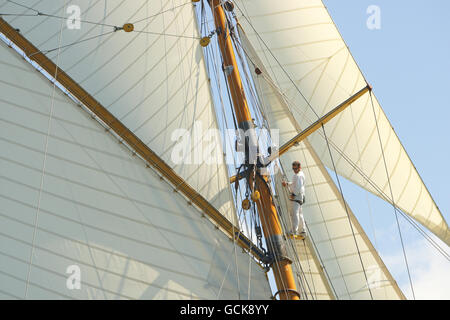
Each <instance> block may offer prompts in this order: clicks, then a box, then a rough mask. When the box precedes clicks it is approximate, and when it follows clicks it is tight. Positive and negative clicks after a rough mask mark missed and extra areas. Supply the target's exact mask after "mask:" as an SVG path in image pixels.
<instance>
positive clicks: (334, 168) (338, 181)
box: [322, 124, 373, 300]
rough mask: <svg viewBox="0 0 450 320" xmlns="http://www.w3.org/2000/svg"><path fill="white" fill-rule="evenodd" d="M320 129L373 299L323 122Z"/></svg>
mask: <svg viewBox="0 0 450 320" xmlns="http://www.w3.org/2000/svg"><path fill="white" fill-rule="evenodd" d="M322 130H323V134H324V136H325V141H326V142H327V148H328V152H329V154H330V158H331V163H332V164H333V171H334V172H335V175H336V180H337V183H338V187H339V192H340V193H341V197H342V202H343V204H344V208H345V212H346V214H347V219H348V223H349V225H350V229H351V231H352V235H353V240H354V241H355V246H356V250H357V251H358V257H359V261H360V262H361V267H362V270H363V273H364V278H365V279H366V284H367V289H368V290H369V294H370V298H371V299H372V300H373V295H372V291H371V290H370V286H369V281H368V279H367V274H366V269H365V268H364V263H363V261H362V257H361V252H360V251H359V246H358V242H357V241H356V235H355V231H354V230H353V224H352V221H351V219H350V215H349V213H348V207H347V202H346V201H345V198H344V193H343V191H342V186H341V182H340V180H339V175H338V174H337V170H336V165H335V163H334V159H333V154H332V153H331V149H330V144H329V143H328V138H327V134H326V131H325V127H324V126H323V124H322Z"/></svg>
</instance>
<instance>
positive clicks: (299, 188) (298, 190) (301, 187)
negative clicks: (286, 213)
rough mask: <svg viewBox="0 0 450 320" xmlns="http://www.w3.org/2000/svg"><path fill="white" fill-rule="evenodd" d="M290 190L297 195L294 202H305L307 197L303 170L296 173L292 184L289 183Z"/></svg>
mask: <svg viewBox="0 0 450 320" xmlns="http://www.w3.org/2000/svg"><path fill="white" fill-rule="evenodd" d="M289 189H290V191H291V193H293V194H295V198H294V200H301V201H303V196H304V195H305V175H304V173H303V171H302V170H300V171H299V172H298V173H294V176H293V177H292V182H290V183H289Z"/></svg>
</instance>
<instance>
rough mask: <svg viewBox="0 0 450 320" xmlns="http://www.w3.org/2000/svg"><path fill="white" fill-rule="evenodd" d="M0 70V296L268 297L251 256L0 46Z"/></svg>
mask: <svg viewBox="0 0 450 320" xmlns="http://www.w3.org/2000/svg"><path fill="white" fill-rule="evenodd" d="M0 76H1V77H0V82H1V85H0V283H1V286H0V292H1V294H0V296H1V297H2V298H3V299H15V298H17V299H23V298H27V299H239V298H240V299H248V298H250V299H269V298H270V297H271V291H270V287H269V283H268V281H267V279H266V275H265V272H264V270H263V269H262V268H261V267H260V266H259V265H258V264H257V263H256V262H255V261H254V260H253V258H251V257H250V256H249V255H247V254H245V253H243V251H242V250H241V248H240V247H237V245H236V246H235V245H234V244H233V242H232V241H230V239H229V238H228V237H227V236H226V235H225V234H224V233H222V232H221V231H220V230H218V229H216V227H215V226H214V225H213V224H212V223H211V222H210V221H209V220H208V219H206V218H204V217H202V213H201V212H200V211H199V210H198V209H196V207H194V206H192V205H188V200H187V199H186V198H184V197H183V196H182V195H180V194H179V193H174V192H173V186H170V185H169V184H168V183H167V182H165V181H164V180H161V179H160V178H159V176H158V174H157V173H156V172H155V171H154V170H153V169H151V168H147V167H146V164H145V162H144V161H142V160H141V159H140V158H138V157H136V156H133V154H132V150H130V149H128V148H127V147H126V146H125V145H124V144H121V143H119V140H118V139H117V138H116V137H114V136H113V135H112V134H110V133H109V132H108V131H106V130H105V128H104V127H103V126H102V125H101V124H100V123H99V122H97V121H96V120H95V119H93V118H92V117H91V115H90V114H89V113H88V112H87V111H85V110H84V109H83V108H80V107H79V106H78V104H77V103H75V102H74V101H73V100H71V99H70V98H69V97H68V96H66V95H65V94H64V93H63V92H62V91H61V90H60V89H59V88H56V89H55V91H53V85H52V84H51V83H50V82H49V81H48V79H47V78H46V77H45V76H44V75H43V74H41V73H39V72H37V71H36V70H35V68H34V67H32V66H31V65H30V64H29V63H28V62H26V61H25V60H24V59H22V57H20V55H19V54H18V53H17V52H16V51H14V50H13V49H12V48H8V47H7V46H6V45H5V44H4V43H3V42H1V41H0ZM52 106H53V107H52ZM50 113H51V116H50ZM49 128H50V129H49ZM47 133H48V135H47ZM47 138H48V140H47ZM44 162H45V170H44V169H43V168H44ZM43 173H44V175H43ZM42 177H43V178H42ZM76 268H78V269H79V276H80V281H81V282H80V288H79V289H77V288H76V287H75V288H74V287H71V285H74V284H73V283H75V280H74V278H73V277H74V276H75V271H73V270H76ZM25 292H27V294H26V296H25Z"/></svg>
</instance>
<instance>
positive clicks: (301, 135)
mask: <svg viewBox="0 0 450 320" xmlns="http://www.w3.org/2000/svg"><path fill="white" fill-rule="evenodd" d="M371 90H372V87H371V86H370V85H367V86H366V87H364V88H362V89H361V90H359V91H358V92H357V93H355V94H354V95H353V96H351V97H350V98H348V99H347V100H345V101H344V102H342V103H341V104H340V105H338V106H337V107H336V108H334V109H333V110H331V111H330V112H328V113H327V114H326V115H324V116H323V117H321V118H320V119H318V120H317V121H315V122H314V123H313V124H311V125H310V126H309V127H308V128H306V129H305V130H302V132H300V133H299V134H297V135H296V136H295V137H293V138H292V139H291V140H289V141H288V142H286V143H285V144H283V145H282V146H281V147H280V149H279V150H278V152H274V153H273V154H272V155H270V156H269V157H268V158H267V160H266V161H273V160H275V159H276V158H278V157H281V155H283V154H284V153H286V152H288V151H289V149H291V148H292V147H293V146H295V145H297V144H298V143H299V142H301V141H302V140H304V139H306V138H307V137H308V136H310V135H311V134H312V133H314V132H316V131H317V130H318V129H320V128H321V127H322V126H323V125H324V124H325V123H327V122H329V121H330V120H331V119H333V118H334V117H336V116H337V115H338V114H339V113H341V112H342V111H344V110H345V109H346V108H347V107H348V106H349V105H351V104H352V103H353V102H355V101H356V100H358V99H359V98H361V97H362V96H363V95H364V94H365V93H366V92H368V91H371ZM238 178H239V179H242V178H243V175H242V174H240V175H239V177H238ZM234 182H236V176H232V177H231V178H230V183H234Z"/></svg>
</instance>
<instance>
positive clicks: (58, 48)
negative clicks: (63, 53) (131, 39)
mask: <svg viewBox="0 0 450 320" xmlns="http://www.w3.org/2000/svg"><path fill="white" fill-rule="evenodd" d="M114 32H116V30H114V31H110V32H106V33H102V34H98V35H96V36H93V37H90V38H86V39H83V40H80V41H75V42H72V43H69V44H66V45H64V46H60V47H56V48H53V49H48V50H39V51H36V52H33V53H32V54H30V55H29V56H28V58H31V57H32V56H34V55H35V54H38V53H42V54H47V53H50V52H53V51H56V50H58V52H59V50H60V49H62V48H66V47H70V46H73V45H77V44H79V43H82V42H85V41H88V40H92V39H96V38H99V37H102V36H105V35H107V34H111V33H114Z"/></svg>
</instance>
